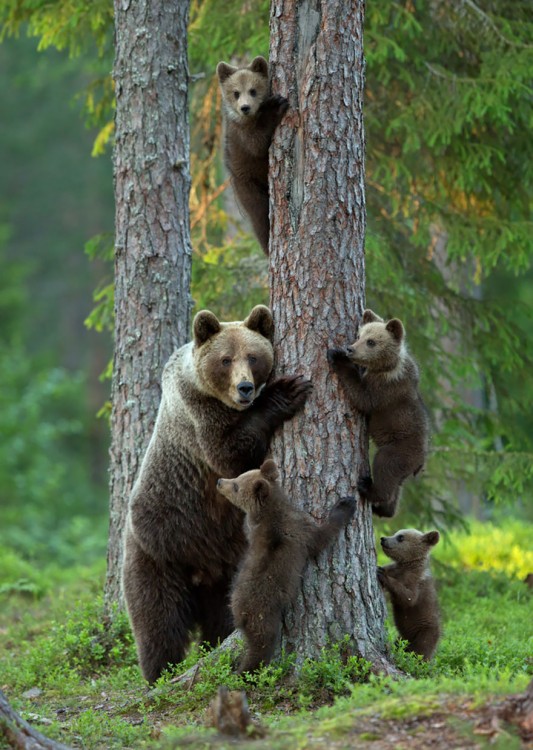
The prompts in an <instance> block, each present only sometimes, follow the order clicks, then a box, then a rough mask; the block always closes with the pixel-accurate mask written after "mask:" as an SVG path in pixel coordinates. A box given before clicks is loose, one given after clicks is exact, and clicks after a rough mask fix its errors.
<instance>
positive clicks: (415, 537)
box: [378, 529, 440, 660]
mask: <svg viewBox="0 0 533 750" xmlns="http://www.w3.org/2000/svg"><path fill="white" fill-rule="evenodd" d="M438 541H439V532H438V531H429V532H428V533H427V534H422V532H420V531H417V530H416V529H405V530H402V531H397V532H396V534H394V536H382V537H381V547H382V549H383V552H384V553H385V554H386V555H387V557H390V559H391V560H394V561H395V562H393V563H391V564H390V565H385V566H383V567H378V580H379V582H380V583H381V585H382V586H383V588H384V589H385V590H386V591H388V592H389V594H390V599H391V604H392V612H393V615H394V622H395V624H396V627H397V628H398V632H399V634H400V636H401V637H402V638H403V639H404V640H406V641H407V642H408V643H409V648H408V650H409V651H414V653H415V654H421V655H422V656H423V657H424V659H427V660H429V659H431V657H432V656H433V654H434V653H435V649H436V648H437V643H438V640H439V638H440V615H439V605H438V601H437V591H436V589H435V583H434V581H433V578H432V577H431V572H430V570H429V554H430V552H431V548H432V547H434V546H435V545H436V544H437V542H438Z"/></svg>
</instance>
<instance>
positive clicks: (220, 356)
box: [193, 305, 274, 411]
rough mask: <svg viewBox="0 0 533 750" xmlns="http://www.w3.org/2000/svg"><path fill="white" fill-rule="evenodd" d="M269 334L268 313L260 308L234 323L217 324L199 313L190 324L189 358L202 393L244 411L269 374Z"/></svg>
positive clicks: (204, 312)
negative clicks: (192, 334) (191, 348)
mask: <svg viewBox="0 0 533 750" xmlns="http://www.w3.org/2000/svg"><path fill="white" fill-rule="evenodd" d="M273 332H274V322H273V320H272V313H271V312H270V310H269V309H268V307H265V306H264V305H257V306H256V307H254V308H253V310H252V312H251V313H250V314H249V315H248V317H247V318H246V320H244V321H239V322H236V323H221V322H220V321H219V320H218V318H217V317H216V316H215V315H214V314H213V313H212V312H210V311H209V310H201V311H200V312H199V313H198V314H197V315H196V317H195V318H194V323H193V333H194V349H193V358H194V363H195V369H196V372H197V374H198V378H199V381H200V383H199V384H200V387H201V388H202V390H203V391H205V392H206V393H209V394H210V395H211V396H214V397H215V398H218V399H219V400H220V401H222V402H223V403H224V404H226V406H229V407H231V408H232V409H239V410H240V411H242V410H244V409H247V408H248V407H249V406H250V405H251V404H252V403H253V401H254V399H255V398H256V397H257V396H258V395H259V393H260V392H261V390H262V388H263V386H264V385H265V383H266V381H267V378H268V376H269V375H270V372H271V370H272V363H273V358H274V355H273V350H272V336H273Z"/></svg>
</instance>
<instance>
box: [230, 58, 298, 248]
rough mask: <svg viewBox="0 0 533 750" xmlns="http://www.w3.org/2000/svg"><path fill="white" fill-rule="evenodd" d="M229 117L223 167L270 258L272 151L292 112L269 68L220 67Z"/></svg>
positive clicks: (257, 64)
mask: <svg viewBox="0 0 533 750" xmlns="http://www.w3.org/2000/svg"><path fill="white" fill-rule="evenodd" d="M217 75H218V80H219V82H220V90H221V92H222V108H223V114H224V126H225V134H224V162H225V164H226V167H227V169H228V171H229V173H230V176H231V182H232V185H233V190H234V191H235V196H236V198H237V201H238V203H239V204H240V206H241V207H242V209H243V210H244V211H245V213H246V214H247V216H248V217H249V219H250V221H251V223H252V228H253V230H254V232H255V234H256V235H257V239H258V240H259V242H260V244H261V247H262V248H263V250H264V252H265V253H266V254H267V255H268V238H269V234H270V220H269V217H268V149H269V147H270V142H271V141H272V135H273V134H274V130H275V129H276V127H277V126H278V125H279V123H280V122H281V119H282V117H283V115H284V114H285V112H286V111H287V109H288V107H289V103H288V101H287V100H286V99H285V97H283V96H278V95H276V96H271V95H270V81H269V77H268V63H267V61H266V60H265V58H264V57H255V58H254V59H253V60H252V62H251V63H250V65H248V67H246V68H235V67H233V66H232V65H228V64H227V63H225V62H220V63H219V64H218V65H217Z"/></svg>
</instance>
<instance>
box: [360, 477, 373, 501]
mask: <svg viewBox="0 0 533 750" xmlns="http://www.w3.org/2000/svg"><path fill="white" fill-rule="evenodd" d="M357 489H358V491H359V494H360V495H363V497H364V496H365V495H368V493H369V492H370V490H371V489H372V477H371V476H369V475H366V476H363V477H359V479H358V480H357Z"/></svg>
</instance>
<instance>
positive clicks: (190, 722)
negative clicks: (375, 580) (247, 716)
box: [0, 521, 533, 750]
mask: <svg viewBox="0 0 533 750" xmlns="http://www.w3.org/2000/svg"><path fill="white" fill-rule="evenodd" d="M472 530H473V533H472V535H471V536H469V537H464V536H462V535H458V534H455V535H454V534H451V535H450V538H449V540H448V543H447V544H442V545H439V547H437V548H436V550H435V554H434V558H435V559H434V565H433V570H434V574H435V576H436V578H437V581H438V586H439V598H440V603H441V608H442V612H443V618H444V636H443V638H442V641H441V643H440V646H439V649H438V652H437V655H436V658H435V660H434V661H433V662H432V663H431V664H426V663H424V662H421V661H420V660H418V659H417V658H415V657H413V656H412V655H410V654H406V653H405V651H404V650H403V648H402V645H401V644H399V645H395V644H394V639H395V632H394V627H393V625H392V624H391V623H389V630H390V639H391V648H392V650H393V653H394V657H395V659H396V662H397V664H398V666H399V667H400V668H401V669H402V670H404V671H405V673H406V674H407V675H408V677H406V678H405V679H401V680H397V681H394V680H391V679H389V678H384V677H379V676H375V675H372V674H371V673H370V671H369V667H368V665H367V664H366V663H365V662H364V661H363V660H361V659H358V658H355V657H352V658H350V659H348V660H346V658H344V657H343V656H342V653H343V649H342V644H341V645H340V647H339V646H337V647H333V648H330V649H328V650H326V651H325V652H324V654H323V657H322V659H321V660H320V661H318V662H308V663H306V664H304V666H303V669H302V671H301V673H300V675H299V677H298V678H297V679H296V678H294V676H292V672H291V663H290V659H284V660H283V661H282V662H281V663H278V664H275V665H271V666H270V667H268V668H267V669H264V670H263V671H262V672H261V673H260V674H259V675H258V676H257V678H256V679H255V680H254V682H245V681H243V680H242V679H241V678H240V677H237V676H236V675H235V674H233V673H232V671H231V663H230V657H229V654H222V655H221V657H220V659H219V660H218V661H214V662H213V663H210V664H209V666H208V667H207V668H206V669H205V670H203V671H202V674H201V676H200V678H199V679H198V680H197V681H196V682H195V684H193V685H186V686H185V687H182V686H178V685H176V684H174V683H171V682H170V679H171V677H172V676H173V674H176V673H181V672H182V671H184V669H185V668H187V667H188V666H190V665H192V664H194V663H195V661H196V660H197V658H198V656H199V655H200V652H199V650H198V649H197V650H195V651H194V652H193V653H191V654H190V655H189V657H188V659H187V661H186V663H184V664H183V665H181V666H180V667H178V668H176V669H175V670H174V672H173V674H169V675H166V676H165V677H164V678H162V679H161V680H160V681H159V683H158V685H157V686H156V688H155V689H148V687H147V686H146V684H145V683H144V682H143V680H142V678H141V676H140V673H139V670H138V667H137V662H136V657H135V650H134V646H133V642H132V638H131V634H130V631H129V626H128V623H127V620H126V618H125V616H124V615H118V616H117V617H115V618H114V619H113V622H112V625H111V626H108V625H109V624H106V623H105V622H104V620H103V616H102V600H101V595H100V592H101V589H102V583H103V572H104V571H103V564H102V563H100V564H98V565H97V566H95V567H92V568H80V569H78V570H76V571H73V570H72V569H71V570H69V571H68V572H67V573H65V575H64V576H62V575H61V574H59V573H58V571H57V569H55V570H54V572H53V575H52V576H50V577H47V571H46V570H43V569H40V570H35V571H34V570H32V568H31V566H29V565H28V564H27V563H21V564H20V568H17V561H16V559H15V558H14V557H13V554H12V553H11V552H9V551H7V550H6V551H5V552H4V553H2V551H1V550H0V577H1V579H2V581H3V582H4V584H3V587H2V589H0V591H1V592H2V593H1V594H0V597H1V598H0V688H1V689H2V690H3V691H4V693H5V694H6V695H7V697H8V699H9V700H10V702H11V704H12V705H13V707H14V708H15V709H16V710H17V711H19V712H20V713H21V714H22V715H23V716H24V718H26V719H27V720H28V721H30V723H32V724H33V725H34V726H35V727H36V728H38V729H39V730H40V731H42V732H43V733H45V734H47V735H48V736H50V737H53V738H55V739H58V740H61V741H62V742H64V743H66V744H69V745H72V746H74V747H80V748H87V749H88V750H93V749H94V750H97V749H102V750H103V749H104V748H105V750H111V749H112V748H154V749H155V748H162V750H165V749H166V748H173V747H181V746H187V747H191V748H209V747H216V748H224V747H230V746H232V747H233V746H234V745H235V741H229V740H226V739H223V738H221V737H220V736H217V734H216V732H215V731H214V730H213V729H208V728H207V727H206V726H205V720H206V710H207V707H208V705H209V702H210V700H211V699H212V697H213V696H214V694H215V693H216V690H217V688H218V686H219V685H227V686H228V687H229V688H230V689H239V688H242V689H245V690H246V693H247V696H248V701H249V704H250V710H251V713H252V716H253V717H254V719H256V720H258V721H260V722H261V724H262V725H263V726H264V727H265V728H266V736H265V737H263V738H259V739H254V740H251V739H245V740H240V741H238V744H239V746H240V747H242V748H247V747H252V746H253V747H254V748H273V749H275V748H280V749H281V748H287V749H288V748H291V750H292V749H294V748H307V747H308V748H314V747H317V748H319V747H331V748H345V747H346V748H348V747H350V748H352V747H372V748H373V749H374V750H377V749H379V748H389V747H391V748H392V747H409V748H418V747H426V746H432V747H443V748H444V747H485V746H487V747H488V746H489V744H488V743H489V741H490V747H492V748H494V747H496V748H498V747H501V748H510V750H512V749H513V748H514V747H517V748H518V747H520V746H521V745H520V739H519V737H518V735H517V733H516V731H515V730H514V729H513V728H512V726H510V725H506V724H503V723H501V722H500V723H499V724H498V723H497V724H495V723H494V719H493V717H492V718H491V716H492V714H490V711H489V709H488V708H487V705H493V704H494V703H495V702H497V701H499V700H503V697H504V696H506V695H508V694H511V693H517V692H520V691H522V690H524V689H525V687H526V685H527V684H528V682H529V680H530V679H531V675H532V674H533V625H532V623H533V617H532V608H533V605H532V601H531V599H532V594H531V589H530V588H528V586H526V584H525V583H524V582H523V581H522V580H521V579H520V577H521V576H522V574H523V573H524V570H525V568H528V566H529V564H530V560H531V558H530V555H531V554H532V548H531V545H532V542H531V540H532V539H533V526H531V525H529V526H527V525H524V524H517V523H515V522H514V521H509V522H506V523H504V524H503V525H502V526H500V527H499V528H496V527H495V526H494V525H482V524H474V525H473V527H472ZM502 535H503V536H502ZM483 550H484V551H485V554H484V555H483ZM524 566H525V567H524ZM478 568H482V569H478ZM528 572H529V569H528ZM20 574H22V575H20ZM17 575H19V578H17ZM518 576H520V577H518ZM32 689H36V690H32ZM28 691H31V692H28ZM487 727H488V728H487ZM502 743H503V744H502ZM2 747H4V745H2V741H1V740H0V748H2Z"/></svg>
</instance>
